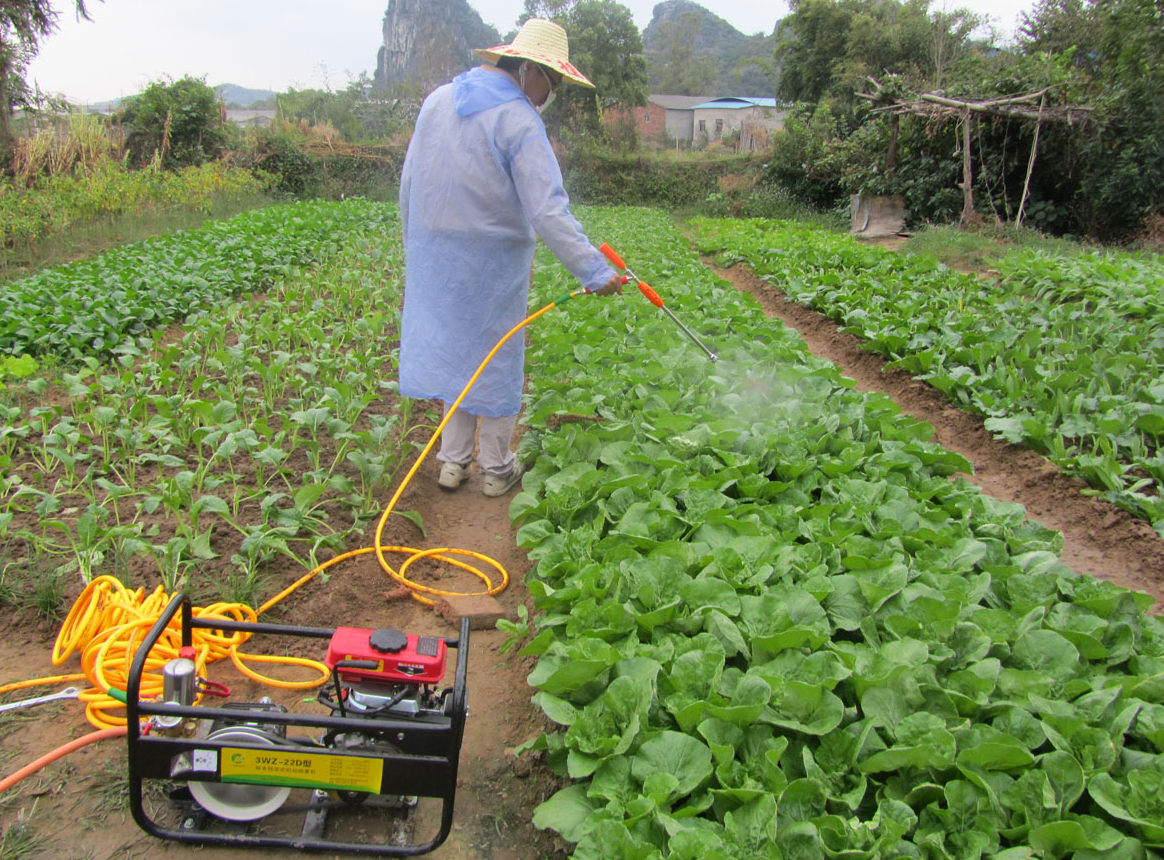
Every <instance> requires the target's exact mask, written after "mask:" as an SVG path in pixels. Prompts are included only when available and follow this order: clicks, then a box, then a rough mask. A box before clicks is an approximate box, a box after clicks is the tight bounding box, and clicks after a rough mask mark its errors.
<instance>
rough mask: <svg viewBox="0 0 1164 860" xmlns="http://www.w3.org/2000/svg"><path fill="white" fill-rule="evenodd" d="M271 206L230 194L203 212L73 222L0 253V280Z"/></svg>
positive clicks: (266, 199) (260, 198) (258, 197)
mask: <svg viewBox="0 0 1164 860" xmlns="http://www.w3.org/2000/svg"><path fill="white" fill-rule="evenodd" d="M274 202H275V201H274V200H273V199H272V198H271V197H270V196H268V195H264V194H254V195H245V196H241V197H239V196H232V197H228V198H220V199H217V200H214V201H213V202H212V203H211V204H210V205H209V206H208V207H207V208H206V210H205V211H191V210H189V209H186V208H185V207H182V206H175V207H173V208H171V209H168V210H162V211H150V212H148V213H144V214H143V213H135V214H127V215H122V216H118V217H114V218H103V219H100V220H97V221H91V222H89V223H87V224H75V225H72V226H70V227H69V229H67V230H64V231H61V232H59V233H53V234H50V235H48V236H46V237H44V238H43V239H42V240H41V241H39V242H36V243H33V244H31V245H21V246H20V247H17V248H3V249H0V281H11V280H16V279H18V278H23V277H27V276H28V275H31V274H33V273H35V272H38V271H40V270H41V269H46V268H50V267H52V266H59V265H62V264H64V263H69V262H73V261H74V260H83V259H86V258H88V257H92V256H94V255H96V254H99V253H101V252H102V251H107V250H109V249H110V248H116V247H118V246H120V245H127V244H130V243H132V242H139V241H141V240H143V239H149V238H151V237H153V236H160V235H163V234H165V233H173V232H176V231H178V230H190V229H193V228H195V227H199V226H201V225H202V224H203V223H205V222H206V221H214V220H220V219H226V218H231V217H233V216H235V215H238V214H239V213H240V212H246V211H248V210H250V209H258V208H260V207H263V206H270V205H271V204H272V203H274Z"/></svg>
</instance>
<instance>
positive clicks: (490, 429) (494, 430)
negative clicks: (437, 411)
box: [437, 403, 517, 475]
mask: <svg viewBox="0 0 1164 860" xmlns="http://www.w3.org/2000/svg"><path fill="white" fill-rule="evenodd" d="M451 405H452V404H451V403H445V412H444V414H445V415H448V414H449V407H450V406H451ZM478 418H480V420H481V429H480V432H479V433H478V432H477V419H478ZM516 426H517V416H516V415H503V416H501V417H500V418H489V417H487V416H485V415H481V416H478V415H472V414H470V413H468V412H466V411H465V410H463V409H458V410H457V411H456V413H455V414H454V415H453V418H452V420H451V421H449V423H448V424H447V425H445V430H444V432H443V433H441V450H440V452H439V453H438V454H437V459H438V460H440V461H441V462H442V463H457V464H459V465H461V466H467V465H469V463H471V462H472V461H473V450H474V448H479V449H480V450H479V451H478V452H477V464H478V465H479V466H480V467H481V471H482V472H483V473H484V474H486V475H508V474H509V473H510V472H511V471H513V462H514V459H515V458H514V456H513V452H512V451H510V450H509V440H510V439H511V438H513V428H514V427H516ZM475 435H476V436H477V437H478V438H477V439H476V440H474V436H475Z"/></svg>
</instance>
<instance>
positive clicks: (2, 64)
mask: <svg viewBox="0 0 1164 860" xmlns="http://www.w3.org/2000/svg"><path fill="white" fill-rule="evenodd" d="M74 2H75V4H76V10H77V16H78V17H79V18H84V19H86V20H89V11H88V10H87V9H86V8H85V3H86V0H74ZM57 18H58V13H57V12H56V11H55V10H54V9H53V8H52V4H51V3H50V2H49V0H2V2H0V158H2V159H3V162H4V164H5V165H7V164H8V162H9V160H10V159H11V157H12V146H13V134H12V111H13V110H14V109H15V108H16V107H18V106H20V105H24V104H27V103H28V102H29V101H30V93H29V90H28V84H27V83H26V82H25V79H24V74H25V70H26V69H27V68H28V63H29V62H30V61H31V60H32V58H33V57H35V56H36V54H37V51H39V50H40V44H41V41H42V40H43V39H44V38H45V37H46V36H48V35H49V34H50V33H52V32H53V31H54V30H56V27H57Z"/></svg>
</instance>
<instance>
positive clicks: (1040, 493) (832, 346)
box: [704, 258, 1164, 612]
mask: <svg viewBox="0 0 1164 860" xmlns="http://www.w3.org/2000/svg"><path fill="white" fill-rule="evenodd" d="M704 263H705V264H706V265H707V266H708V267H709V268H711V269H712V270H714V271H715V272H716V274H718V275H719V276H720V277H721V278H724V279H725V280H727V281H730V282H731V283H732V285H733V286H735V287H736V288H737V289H739V290H743V291H745V292H747V293H750V294H751V295H752V296H754V297H755V298H756V300H757V301H759V303H760V304H761V306H762V307H763V308H764V312H765V313H767V314H768V315H769V316H775V317H779V318H780V319H781V320H783V321H784V322H785V323H786V324H787V325H789V326H791V327H792V328H794V329H796V331H797V332H799V333H800V336H801V338H802V339H803V340H804V342H805V343H806V344H808V348H809V349H810V350H811V351H812V352H813V353H814V354H816V355H819V356H821V357H822V358H827V359H829V360H830V361H832V362H833V363H834V364H836V365H837V366H838V367H839V368H840V370H841V373H842V374H843V375H845V376H847V377H849V378H850V379H853V380H855V381H856V383H857V388H858V389H860V390H863V391H881V392H884V393H885V394H888V395H889V396H890V397H892V398H893V400H894V401H896V402H897V404H898V405H900V406H901V408H902V409H903V410H904V411H905V412H906V413H907V414H909V415H912V416H914V417H916V418H920V419H922V420H923V421H928V422H929V423H930V424H932V425H933V426H934V431H935V432H934V441H936V442H938V443H939V444H941V445H943V446H944V447H946V448H948V449H950V450H951V451H954V452H956V453H958V454H961V455H962V456H963V457H965V458H966V459H967V460H969V461H970V462H971V463H972V464H973V465H974V474H973V476H971V480H973V481H974V482H975V483H977V484H978V485H979V486H981V487H982V489H983V490H984V491H985V492H986V493H987V494H989V495H991V496H993V497H994V498H996V499H1001V500H1003V501H1010V502H1018V503H1020V504H1022V505H1023V506H1024V507H1025V508H1026V509H1027V513H1028V515H1029V516H1030V517H1031V518H1032V519H1035V520H1037V521H1038V522H1040V523H1042V524H1043V525H1045V526H1047V527H1048V528H1052V529H1055V530H1056V531H1060V532H1062V533H1063V537H1064V548H1063V553H1062V559H1063V562H1064V563H1065V564H1067V565H1068V566H1070V567H1071V568H1072V569H1073V570H1075V571H1076V572H1078V573H1087V574H1090V575H1092V576H1096V577H1100V578H1103V579H1107V580H1110V581H1111V582H1114V583H1117V584H1118V585H1122V586H1124V587H1125V588H1130V589H1133V590H1136V591H1145V592H1147V593H1148V594H1150V595H1152V597H1153V598H1155V600H1156V607H1155V611H1157V612H1159V611H1160V610H1161V608H1162V607H1164V541H1162V540H1161V539H1160V537H1159V536H1158V535H1157V534H1156V532H1155V531H1154V530H1153V529H1152V527H1151V526H1149V525H1148V524H1147V523H1146V522H1144V521H1143V520H1140V519H1137V518H1136V517H1134V516H1132V515H1131V514H1129V513H1128V512H1126V511H1123V510H1121V509H1120V508H1117V507H1116V506H1115V505H1112V504H1109V503H1107V502H1104V501H1101V500H1099V499H1095V498H1091V497H1088V496H1084V495H1082V493H1081V490H1083V489H1085V488H1086V487H1087V484H1086V483H1085V482H1084V481H1082V480H1080V479H1074V478H1068V477H1066V476H1065V475H1063V474H1062V473H1061V472H1060V471H1059V469H1058V468H1057V467H1056V466H1055V465H1054V464H1053V463H1051V462H1049V461H1048V460H1046V459H1045V458H1044V457H1042V456H1041V455H1039V454H1037V453H1035V452H1033V451H1030V450H1028V449H1026V448H1023V447H1020V446H1018V445H1011V444H1009V443H1007V442H1000V441H997V440H995V439H994V438H993V437H992V436H991V435H990V433H988V432H987V431H986V429H985V428H984V427H983V426H982V419H981V418H977V417H975V416H973V415H971V414H970V413H968V412H963V411H962V410H960V409H958V408H956V407H955V406H953V405H952V404H951V403H950V402H949V400H947V399H946V397H945V395H944V394H942V393H941V392H940V391H938V390H936V389H934V388H932V387H930V386H929V385H926V384H925V383H924V382H919V381H917V380H915V379H913V378H912V377H911V376H910V375H909V374H908V373H906V372H905V371H903V370H899V369H897V368H891V369H886V367H885V360H884V359H882V358H880V357H879V356H877V355H874V354H873V353H871V352H868V351H866V350H865V349H863V348H862V347H861V340H860V339H859V338H857V337H855V336H853V335H851V334H848V333H846V332H843V331H839V330H838V328H837V324H836V323H835V322H833V321H832V320H830V319H828V318H827V317H825V316H822V315H821V314H819V313H817V312H816V311H813V310H810V309H808V308H806V307H804V306H803V305H799V304H796V303H795V302H791V301H788V300H787V299H785V297H784V296H783V294H782V293H780V292H779V291H778V290H776V289H775V288H774V287H772V286H770V285H769V284H768V283H766V282H765V281H763V280H762V279H761V278H760V277H758V276H757V275H756V274H755V272H753V271H752V270H751V269H750V268H749V267H747V266H744V265H737V266H733V267H732V268H730V269H720V268H717V267H716V266H715V265H714V264H713V263H712V262H711V260H710V259H708V258H705V260H704Z"/></svg>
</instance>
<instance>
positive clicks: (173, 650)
mask: <svg viewBox="0 0 1164 860" xmlns="http://www.w3.org/2000/svg"><path fill="white" fill-rule="evenodd" d="M577 294H578V293H577V292H572V293H568V294H567V295H565V296H562V297H561V298H560V299H558V300H557V301H554V302H550V304H548V305H546V306H545V307H544V308H542V309H541V310H539V311H537V312H535V313H533V314H531V315H530V316H528V317H526V318H525V319H524V320H522V321H521V322H520V323H518V324H517V325H515V326H514V327H513V328H511V329H510V330H509V331H508V332H507V333H506V334H505V336H504V337H502V338H501V340H499V341H498V342H497V345H496V346H494V347H493V349H492V350H490V351H489V354H488V355H486V356H485V358H484V360H482V362H481V364H480V365H479V366H478V367H477V370H476V371H475V372H474V373H473V375H472V377H470V379H469V381H468V383H466V384H465V387H464V388H463V389H462V390H461V393H460V395H458V397H457V399H456V400H455V401H454V402H453V404H452V406H450V407H449V410H448V413H447V414H446V415H445V416H444V418H443V419H442V420H441V422H440V424H439V425H437V429H436V432H434V433H433V435H432V438H431V439H429V441H428V444H427V445H425V447H424V450H422V451H421V452H420V456H419V457H417V458H416V462H415V463H413V464H412V468H411V469H409V470H408V474H406V475H405V476H404V479H403V480H402V481H401V482H400V485H399V486H398V487H397V489H396V492H395V493H394V494H393V496H392V498H391V499H390V500H389V502H388V506H387V507H386V508H385V509H384V513H383V514H382V515H381V516H380V521H379V522H378V523H377V524H376V535H375V541H374V545H373V546H370V547H363V548H361V549H357V550H352V551H351V552H346V553H343V554H342V555H338V556H336V557H335V558H333V559H329V560H328V561H326V562H324V563H323V564H321V565H319V566H318V567H316V568H314V569H313V570H311V571H309V572H308V573H306V574H304V575H303V576H301V577H300V578H299V579H297V580H296V581H295V582H293V583H291V585H289V586H287V588H285V589H283V590H282V591H280V592H279V593H278V594H276V595H275V596H274V597H272V598H271V599H270V600H268V601H267V602H266V603H264V604H262V605H261V606H260V607H259V608H258V609H257V610H255V609H252V608H251V607H249V606H247V605H245V604H242V603H215V604H212V605H210V606H206V607H194V608H193V615H194V617H195V618H198V619H203V620H231V621H252V622H253V621H256V620H257V619H258V616H260V615H262V614H263V613H264V612H266V611H267V610H268V609H270V608H271V607H273V606H275V605H276V604H278V603H279V602H280V601H282V600H283V599H285V598H286V597H287V596H288V595H290V594H291V593H292V592H294V591H296V590H297V589H298V588H300V587H301V586H302V585H304V584H306V583H307V582H308V581H310V580H311V579H312V578H313V577H315V576H316V575H317V574H319V573H322V572H323V571H325V570H327V569H328V568H329V567H332V566H333V565H336V564H339V563H340V562H342V561H346V560H348V559H350V558H355V557H356V556H361V555H367V554H368V553H375V554H376V560H377V561H378V562H379V564H380V567H381V569H383V571H384V572H385V573H387V574H388V576H389V577H391V578H392V579H393V580H394V581H395V582H397V583H398V584H399V585H402V586H403V587H404V588H406V589H408V591H409V592H410V593H411V595H412V597H413V598H415V599H416V600H418V601H420V602H421V603H423V604H425V605H428V606H432V605H433V604H435V603H436V599H437V598H438V597H452V596H477V595H493V594H497V593H498V592H500V591H503V590H504V589H505V587H506V586H507V585H509V573H508V571H506V569H505V568H504V567H503V566H502V565H501V563H500V562H498V561H497V560H496V559H493V558H490V557H489V556H487V555H483V554H481V553H478V552H473V551H472V550H465V549H454V548H452V547H441V548H438V549H416V548H414V547H407V546H383V545H382V544H381V543H380V540H381V536H382V535H383V532H384V525H385V523H386V522H387V521H388V517H389V516H391V515H392V511H393V510H394V509H395V507H396V503H397V502H398V501H399V500H400V497H401V496H402V495H403V494H404V490H405V489H406V488H407V487H408V484H409V482H410V481H411V480H412V478H413V476H414V475H415V474H416V472H417V470H419V469H420V465H421V463H423V462H424V460H425V458H426V457H427V456H428V455H429V452H430V451H431V450H432V448H433V446H434V445H435V444H436V441H437V439H439V438H440V435H441V433H442V432H443V431H444V429H445V426H446V425H447V424H448V423H449V419H451V418H452V417H453V413H454V412H456V411H457V407H459V406H460V405H461V401H463V400H464V399H465V395H467V394H468V393H469V389H470V388H472V387H473V385H474V384H475V383H476V382H477V378H478V377H479V376H480V375H481V373H482V371H484V370H485V367H486V366H487V365H488V364H489V362H490V361H492V360H493V357H494V356H495V355H496V354H497V351H498V350H499V349H501V347H502V346H504V345H505V344H506V342H507V341H508V340H509V339H510V338H511V337H513V335H515V334H516V333H517V332H519V331H521V330H522V329H523V328H525V326H527V325H529V324H530V323H531V322H533V321H534V320H536V319H537V318H538V317H540V316H541V315H542V314H544V313H546V312H547V311H549V310H551V309H552V308H554V307H557V306H558V305H559V304H561V303H562V302H564V301H566V300H568V299H571V298H573V297H574V296H575V295H577ZM385 553H396V554H399V555H403V556H405V558H404V561H403V562H402V563H401V565H400V569H399V570H394V569H393V568H392V566H391V565H390V564H388V560H387V558H386V557H385ZM422 558H432V559H435V560H437V561H440V562H442V563H444V564H449V565H452V566H454V567H458V568H461V569H462V570H465V571H468V572H469V573H472V574H473V575H474V576H476V577H477V578H478V579H480V580H481V582H482V583H483V588H482V590H480V591H472V592H456V591H444V590H442V589H439V588H432V587H431V586H428V585H424V584H422V583H419V582H416V581H415V580H413V579H411V578H409V577H408V576H405V572H406V571H407V570H408V568H409V567H411V566H412V564H413V563H414V562H416V561H419V560H420V559H422ZM461 558H470V559H474V560H476V561H478V562H481V563H482V566H483V567H484V566H491V567H492V568H493V569H494V570H496V572H497V575H498V579H497V581H496V582H495V581H494V579H493V578H491V577H490V575H489V574H488V573H486V572H485V571H484V570H482V569H481V568H480V567H474V566H473V565H472V564H469V563H468V562H466V561H462V560H460V559H461ZM169 602H170V595H168V594H166V592H165V591H164V590H163V588H162V586H160V585H159V586H158V587H157V588H156V589H155V590H154V591H153V592H152V593H151V594H149V595H146V593H145V589H144V588H139V589H137V590H135V591H131V590H130V589H128V588H126V587H125V586H124V585H122V583H121V582H120V581H119V580H118V579H116V578H114V577H112V576H99V577H97V578H96V579H94V580H93V581H92V582H90V583H89V584H88V585H87V586H86V587H85V590H84V591H82V592H81V594H80V596H79V597H78V598H77V600H76V601H75V602H74V603H73V607H72V609H70V611H69V614H68V616H67V617H66V618H65V621H64V623H63V624H62V625H61V630H60V632H59V633H58V634H57V639H56V642H55V643H54V645H53V654H52V661H53V665H54V666H60V665H62V664H63V663H64V662H65V661H66V660H68V659H69V657H70V656H71V655H72V654H74V653H78V652H79V653H80V655H81V667H82V673H81V674H71V675H56V676H53V677H51V678H36V679H33V680H28V681H17V682H14V683H11V684H4V685H0V694H3V693H7V692H11V691H13V690H19V689H25V688H27V687H35V686H43V685H46V684H58V683H64V682H70V681H80V680H82V679H84V680H86V681H88V682H89V683H90V684H92V688H91V689H87V690H83V691H82V692H81V694H80V695H79V696H78V698H79V699H80V700H81V701H83V702H85V717H86V718H87V719H88V720H89V722H90V723H92V724H93V725H94V726H96V727H97V728H98V729H107V728H116V727H119V726H124V725H125V716H124V714H118V713H116V712H117V711H120V710H123V709H124V707H125V705H124V703H123V702H122V701H121V700H119V699H117V698H115V697H114V696H112V695H110V694H109V692H107V691H120V692H124V691H125V689H126V687H127V685H128V681H129V669H130V666H131V664H132V663H133V658H134V655H135V654H136V653H137V648H138V646H139V645H140V644H141V642H142V641H143V640H144V638H145V636H146V634H147V633H148V632H149V630H150V628H151V627H153V625H154V624H155V623H156V621H157V619H158V618H159V617H160V616H161V613H162V610H163V609H164V608H165V607H166V605H167V604H168V603H169ZM191 636H192V644H193V647H194V651H195V655H196V656H195V658H194V664H195V667H196V671H197V674H198V676H199V677H200V678H204V677H205V675H206V666H207V664H209V663H212V662H214V661H215V660H221V659H224V658H227V657H229V658H230V660H231V662H232V663H233V664H234V666H235V668H237V669H238V671H239V672H241V673H242V674H243V675H245V676H246V677H248V678H250V679H252V680H254V681H258V682H259V683H262V684H266V685H268V686H272V687H278V688H281V689H288V690H303V689H310V688H313V687H318V686H320V685H321V684H323V683H325V682H326V681H327V679H328V677H329V675H330V671H329V669H328V667H327V666H326V665H324V664H323V663H320V662H318V661H316V660H308V659H305V658H299V657H271V656H264V655H256V654H244V653H243V652H242V651H240V650H239V647H240V646H241V645H242V644H243V643H245V642H246V641H247V640H248V639H249V638H250V634H249V633H245V632H232V633H229V634H228V633H226V632H225V631H221V630H208V629H205V628H201V627H196V628H194V629H193V630H192V631H191ZM181 644H182V641H181V631H180V621H179V620H178V619H177V618H175V619H174V620H173V621H172V622H171V624H170V626H169V627H168V628H167V629H166V630H165V631H164V632H163V634H162V636H161V637H160V638H159V639H158V641H157V644H155V645H154V647H153V648H152V649H151V650H150V654H149V657H148V658H147V660H146V662H145V667H144V671H143V673H142V679H141V694H140V695H141V698H142V699H153V698H157V697H160V696H161V694H162V684H163V680H162V674H161V669H162V668H163V667H164V666H165V665H166V663H167V662H169V661H170V660H172V659H174V658H175V657H177V656H178V649H179V648H180V647H181ZM248 663H264V664H265V663H278V664H283V665H293V666H300V667H305V668H308V669H311V670H312V671H313V672H315V673H318V676H317V677H312V678H310V679H309V680H305V681H285V680H282V679H278V678H272V677H269V676H266V675H263V674H261V673H259V672H256V671H255V670H254V669H252V668H250V666H248V665H247V664H248ZM201 699H202V694H201V693H199V694H198V698H197V700H196V701H201ZM111 712H112V713H111Z"/></svg>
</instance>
